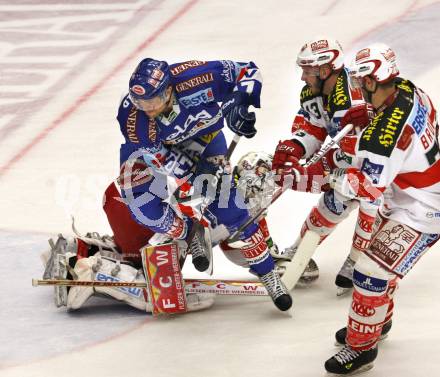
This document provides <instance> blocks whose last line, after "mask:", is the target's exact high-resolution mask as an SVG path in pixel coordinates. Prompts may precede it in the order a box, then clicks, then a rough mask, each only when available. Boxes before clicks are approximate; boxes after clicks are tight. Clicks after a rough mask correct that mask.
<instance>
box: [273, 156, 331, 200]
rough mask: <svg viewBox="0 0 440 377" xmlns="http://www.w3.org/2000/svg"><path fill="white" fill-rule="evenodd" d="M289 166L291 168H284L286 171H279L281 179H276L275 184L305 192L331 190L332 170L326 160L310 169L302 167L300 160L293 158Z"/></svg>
mask: <svg viewBox="0 0 440 377" xmlns="http://www.w3.org/2000/svg"><path fill="white" fill-rule="evenodd" d="M289 165H290V167H284V169H279V170H278V171H277V174H279V179H276V180H275V182H276V183H277V184H278V185H279V186H284V184H287V185H288V187H289V188H291V189H292V190H296V191H305V192H321V191H327V190H328V189H329V188H330V186H329V184H328V174H329V172H330V168H329V167H328V165H327V162H326V159H325V158H323V159H322V160H319V161H318V162H315V163H314V164H312V165H310V166H308V167H304V166H302V165H301V164H300V163H299V160H294V159H293V158H292V159H291V161H290V162H289Z"/></svg>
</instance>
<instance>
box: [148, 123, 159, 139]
mask: <svg viewBox="0 0 440 377" xmlns="http://www.w3.org/2000/svg"><path fill="white" fill-rule="evenodd" d="M148 138H149V139H150V140H151V141H152V142H153V143H155V142H156V139H157V128H156V122H155V120H154V119H148Z"/></svg>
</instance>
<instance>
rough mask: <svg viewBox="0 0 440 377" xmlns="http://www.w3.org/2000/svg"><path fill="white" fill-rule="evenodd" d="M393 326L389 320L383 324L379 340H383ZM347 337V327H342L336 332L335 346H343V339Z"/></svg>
mask: <svg viewBox="0 0 440 377" xmlns="http://www.w3.org/2000/svg"><path fill="white" fill-rule="evenodd" d="M392 326H393V321H392V320H391V319H390V320H389V321H388V322H387V323H385V324H384V325H383V327H382V332H381V333H380V337H379V340H384V339H385V338H386V337H387V336H388V333H389V332H390V330H391V327H392ZM346 337H347V327H343V328H342V329H340V330H338V331H336V334H335V338H336V345H340V346H345V338H346Z"/></svg>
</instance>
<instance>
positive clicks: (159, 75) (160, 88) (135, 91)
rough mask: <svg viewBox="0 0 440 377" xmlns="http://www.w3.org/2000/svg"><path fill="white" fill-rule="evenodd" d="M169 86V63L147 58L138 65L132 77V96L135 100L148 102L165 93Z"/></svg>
mask: <svg viewBox="0 0 440 377" xmlns="http://www.w3.org/2000/svg"><path fill="white" fill-rule="evenodd" d="M169 84H170V69H169V66H168V63H167V62H165V61H160V60H155V59H151V58H146V59H144V60H142V61H141V62H140V63H139V64H138V66H137V67H136V69H135V70H134V72H133V74H132V75H131V77H130V82H129V91H130V96H131V97H132V98H134V99H139V100H148V99H150V98H153V97H156V96H158V95H161V94H162V93H164V92H165V89H166V88H167V87H168V85H169Z"/></svg>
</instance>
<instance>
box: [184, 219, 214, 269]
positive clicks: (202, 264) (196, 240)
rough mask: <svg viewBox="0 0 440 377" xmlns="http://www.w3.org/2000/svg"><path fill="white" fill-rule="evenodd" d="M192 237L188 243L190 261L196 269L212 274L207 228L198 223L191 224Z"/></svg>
mask: <svg viewBox="0 0 440 377" xmlns="http://www.w3.org/2000/svg"><path fill="white" fill-rule="evenodd" d="M192 231H193V232H194V237H193V238H192V240H191V243H190V245H189V252H190V254H191V255H192V262H193V265H194V267H195V268H196V270H197V271H200V272H203V271H207V272H208V273H209V274H212V242H211V237H210V233H209V229H206V228H204V227H203V226H202V225H201V224H200V223H195V224H194V225H193V229H192Z"/></svg>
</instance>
